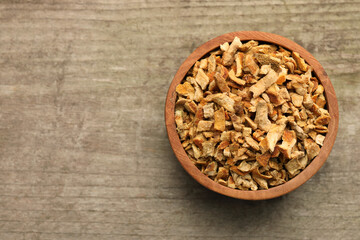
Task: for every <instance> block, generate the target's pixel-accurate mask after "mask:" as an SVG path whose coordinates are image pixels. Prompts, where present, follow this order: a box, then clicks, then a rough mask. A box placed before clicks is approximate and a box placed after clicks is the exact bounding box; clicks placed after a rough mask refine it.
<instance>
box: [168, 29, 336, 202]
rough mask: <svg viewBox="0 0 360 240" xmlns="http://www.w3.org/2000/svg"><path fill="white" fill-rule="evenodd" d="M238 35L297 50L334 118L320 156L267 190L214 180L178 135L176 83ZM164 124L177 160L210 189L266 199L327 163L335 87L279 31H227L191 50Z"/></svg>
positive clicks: (305, 53)
mask: <svg viewBox="0 0 360 240" xmlns="http://www.w3.org/2000/svg"><path fill="white" fill-rule="evenodd" d="M236 36H237V37H239V38H240V40H241V41H242V42H245V41H248V40H257V41H260V42H267V43H273V44H275V45H278V46H282V47H284V48H286V49H288V50H290V51H296V52H298V53H299V54H300V56H301V57H302V58H304V60H305V61H306V62H307V63H308V64H309V65H311V66H312V67H313V69H314V73H315V75H316V76H317V78H318V79H319V81H320V82H321V84H322V85H323V87H324V90H325V97H326V100H327V109H328V111H329V113H330V117H331V120H330V123H329V125H328V133H327V134H326V137H325V141H324V144H323V146H322V147H321V150H320V153H319V155H318V156H317V157H316V158H315V159H313V160H312V162H311V163H310V164H309V165H308V166H307V167H306V168H305V169H304V170H303V171H302V172H301V173H300V174H298V175H297V176H296V177H294V178H293V179H291V180H290V181H288V182H286V183H284V184H282V185H279V186H276V187H272V188H269V189H267V190H257V191H243V190H238V189H231V188H228V187H225V186H222V185H220V184H218V183H216V182H215V181H213V180H211V179H210V178H208V177H207V176H206V175H205V174H203V173H202V172H201V171H200V170H199V169H198V168H197V167H196V166H195V165H194V164H193V163H192V162H191V161H190V159H189V158H188V156H187V154H186V152H185V150H184V148H183V147H182V145H181V142H180V138H179V137H178V133H177V131H176V126H175V116H174V114H175V112H174V111H175V102H176V92H175V88H176V86H177V85H178V84H180V83H181V81H182V80H183V78H184V77H185V75H186V73H187V72H188V71H189V69H190V68H191V67H192V66H193V65H194V63H195V62H196V61H197V60H199V59H200V58H202V57H203V56H205V55H206V54H208V53H209V52H210V51H212V50H214V49H216V48H218V47H219V45H220V44H223V43H224V42H231V41H232V40H233V39H234V37H236ZM165 123H166V128H167V133H168V137H169V141H170V144H171V147H172V149H173V151H174V153H175V155H176V157H177V159H178V160H179V162H180V164H181V165H182V166H183V167H184V169H185V170H186V171H187V172H188V173H189V174H190V175H191V176H192V177H193V178H194V179H195V180H196V181H198V182H199V183H200V184H202V185H203V186H205V187H206V188H208V189H210V190H213V191H215V192H217V193H220V194H223V195H226V196H229V197H234V198H239V199H246V200H263V199H270V198H275V197H279V196H281V195H284V194H286V193H288V192H291V191H293V190H294V189H296V188H298V187H299V186H300V185H302V184H303V183H305V182H306V181H307V180H309V179H310V178H311V177H312V176H313V175H314V174H315V173H316V172H317V171H318V170H319V169H320V168H321V166H322V165H323V164H324V162H325V161H326V159H327V157H328V156H329V154H330V151H331V149H332V147H333V145H334V142H335V138H336V134H337V129H338V123H339V110H338V103H337V99H336V95H335V90H334V87H333V86H332V84H331V82H330V79H329V77H328V75H327V74H326V72H325V70H324V69H323V67H322V66H321V64H320V63H319V62H318V61H317V60H316V59H315V58H314V57H313V56H312V55H311V54H310V53H309V52H308V51H306V50H305V49H304V48H303V47H301V46H300V45H298V44H297V43H295V42H293V41H291V40H289V39H287V38H285V37H282V36H279V35H276V34H271V33H265V32H257V31H243V32H232V33H227V34H224V35H221V36H219V37H216V38H214V39H212V40H210V41H208V42H206V43H204V44H203V45H201V46H200V47H198V48H197V49H196V50H195V51H194V52H193V53H191V54H190V56H189V57H188V58H187V59H186V60H185V61H184V62H183V64H182V65H181V66H180V68H179V70H178V71H177V73H176V74H175V76H174V79H173V80H172V82H171V84H170V87H169V91H168V94H167V98H166V104H165Z"/></svg>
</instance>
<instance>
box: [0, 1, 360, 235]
mask: <svg viewBox="0 0 360 240" xmlns="http://www.w3.org/2000/svg"><path fill="white" fill-rule="evenodd" d="M359 11H360V2H359V1H358V0H326V1H322V0H312V1H309V0H301V1H287V0H285V1H280V0H270V1H264V0H258V1H243V0H242V1H229V0H220V1H215V0H205V1H203V0H201V1H200V0H191V1H174V0H172V1H162V0H149V1H143V0H134V1H123V0H120V1H115V0H101V1H100V0H89V1H84V0H79V1H72V0H36V1H26V0H16V1H14V0H3V1H0V239H6V240H7V239H77V240H78V239H80V240H82V239H86V240H93V239H219V238H221V239H233V238H243V239H274V238H275V239H357V238H358V236H359V234H360V233H359V229H358V226H359V225H360V209H359V205H360V204H359V202H360V194H359V193H360V185H359V182H360V175H359V174H358V172H359V171H360V161H359V157H358V156H360V148H359V147H358V146H357V145H358V142H360V138H359V136H360V132H359V131H360V127H359V124H358V116H359V109H360V95H359V93H360V82H359V79H360V75H359V72H360V61H359V52H360V43H359V36H360V35H359V28H360V26H359V24H358V22H359V20H360V16H359V14H358V13H359ZM245 30H252V31H265V32H272V33H276V34H279V35H282V36H284V37H286V38H289V39H291V40H293V41H295V42H296V43H298V44H299V45H301V46H303V47H304V48H305V49H307V50H308V51H309V52H310V53H311V54H312V55H313V56H314V57H315V58H316V59H317V60H318V61H319V62H320V63H321V65H322V66H323V67H324V69H325V70H326V72H327V73H328V75H329V78H330V79H331V81H332V84H333V85H334V88H335V92H336V95H337V98H338V102H339V113H340V124H339V133H338V136H337V139H336V142H335V145H334V147H333V150H332V152H331V154H330V156H329V158H328V160H327V161H326V163H325V164H324V166H323V167H322V168H321V169H320V171H319V172H318V173H317V174H316V175H314V176H313V177H312V178H311V179H310V180H309V181H308V182H307V183H306V184H304V185H303V186H301V187H300V188H298V189H297V190H295V191H293V192H292V193H290V194H287V195H285V196H282V197H279V198H277V199H273V200H268V201H259V202H248V201H242V200H237V199H232V198H228V197H224V196H221V195H219V194H217V193H214V192H212V191H209V190H207V189H205V188H204V187H203V186H201V185H200V184H198V183H197V182H195V181H194V180H193V179H192V178H191V177H190V176H189V175H188V174H187V173H186V172H185V171H184V170H183V168H182V167H181V165H180V164H179V163H178V161H177V160H176V158H175V156H174V154H173V153H172V150H171V147H170V145H169V141H168V139H167V135H166V128H165V124H164V115H163V109H164V103H165V98H166V93H167V90H168V88H169V85H170V82H171V80H172V78H173V77H174V75H175V73H176V71H177V69H178V68H179V66H180V65H181V63H182V62H183V61H184V60H185V59H186V58H187V57H188V56H189V54H190V53H192V52H193V51H194V50H195V49H196V48H197V47H198V46H200V45H201V44H202V43H204V42H206V41H208V40H209V39H212V38H214V37H216V36H219V35H222V34H224V33H227V32H234V31H245Z"/></svg>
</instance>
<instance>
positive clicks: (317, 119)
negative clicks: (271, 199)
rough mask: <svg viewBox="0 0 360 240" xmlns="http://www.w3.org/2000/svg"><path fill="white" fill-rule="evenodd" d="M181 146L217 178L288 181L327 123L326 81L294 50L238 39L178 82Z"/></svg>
mask: <svg viewBox="0 0 360 240" xmlns="http://www.w3.org/2000/svg"><path fill="white" fill-rule="evenodd" d="M176 92H177V96H178V98H177V102H176V106H175V121H176V126H177V131H178V134H179V137H180V140H181V142H182V146H183V147H184V149H185V151H186V152H187V155H188V156H189V158H190V159H191V160H192V161H193V162H194V164H195V165H196V166H197V167H198V168H199V169H200V170H201V171H202V172H203V173H204V174H205V175H207V176H208V177H209V178H211V179H213V180H214V181H216V182H218V183H219V184H222V185H224V186H228V187H230V188H238V189H241V190H257V189H268V188H269V187H273V186H277V185H280V184H283V183H285V182H287V181H288V180H289V179H291V178H293V177H295V176H296V175H297V174H299V173H300V171H302V170H303V169H304V168H305V167H306V166H307V165H308V164H309V163H310V161H311V160H312V159H314V158H315V157H316V156H317V155H318V154H319V151H320V146H322V145H323V142H324V139H325V136H324V134H326V133H327V131H328V129H327V125H328V123H329V121H330V115H329V112H328V111H327V110H326V109H325V108H324V107H325V105H326V99H325V95H324V87H323V86H322V85H321V84H320V82H319V81H318V79H317V78H316V77H315V76H313V75H312V68H311V66H309V65H307V64H306V63H305V61H304V59H302V58H301V57H300V56H299V54H298V53H296V52H289V51H287V50H285V49H284V48H282V47H277V46H274V45H268V44H259V43H258V42H257V41H248V42H247V43H245V44H242V43H241V41H240V40H239V38H237V37H235V38H234V40H233V42H232V43H231V44H230V45H229V44H228V43H224V44H222V45H220V49H219V50H216V51H213V52H211V53H210V55H209V56H208V57H206V58H203V59H201V60H199V61H197V62H196V63H195V64H194V66H193V67H192V69H191V70H190V71H189V72H188V74H187V76H186V77H185V79H184V80H183V82H182V83H181V84H179V85H178V86H177V87H176Z"/></svg>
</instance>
